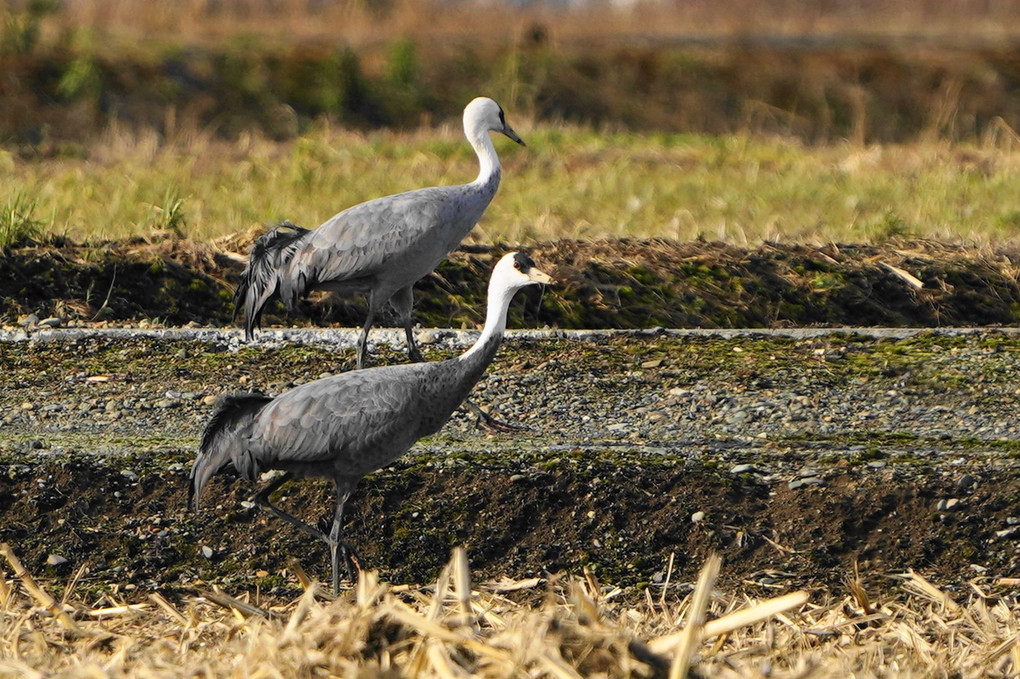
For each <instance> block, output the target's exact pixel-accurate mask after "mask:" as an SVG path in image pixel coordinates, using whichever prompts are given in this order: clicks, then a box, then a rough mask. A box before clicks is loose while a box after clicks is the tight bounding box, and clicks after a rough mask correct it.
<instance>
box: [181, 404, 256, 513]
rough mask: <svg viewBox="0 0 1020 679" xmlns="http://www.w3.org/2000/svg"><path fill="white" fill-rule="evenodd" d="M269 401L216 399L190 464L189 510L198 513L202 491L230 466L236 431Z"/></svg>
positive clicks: (242, 427)
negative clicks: (220, 472)
mask: <svg viewBox="0 0 1020 679" xmlns="http://www.w3.org/2000/svg"><path fill="white" fill-rule="evenodd" d="M272 400H273V399H272V398H271V397H269V396H266V395H265V394H224V395H223V396H221V397H220V398H219V400H218V401H217V402H216V409H215V410H214V411H213V414H212V417H211V418H210V419H209V424H207V425H206V426H205V431H203V432H202V442H201V443H200V444H199V448H198V457H196V458H195V463H194V464H193V465H191V483H190V485H189V486H188V506H189V507H191V508H192V509H195V510H198V496H199V495H200V494H201V493H202V488H204V487H205V484H206V483H208V482H209V479H211V478H212V477H213V476H215V475H216V474H217V473H218V472H219V471H220V470H222V469H225V468H226V467H228V466H230V465H231V464H232V459H231V453H232V452H233V450H234V447H235V444H236V443H238V441H237V438H238V437H237V432H238V430H241V429H244V428H246V427H247V426H248V425H250V424H251V421H252V419H254V417H255V415H256V414H257V413H258V412H259V410H261V409H262V406H264V405H266V404H267V403H269V402H270V401H272Z"/></svg>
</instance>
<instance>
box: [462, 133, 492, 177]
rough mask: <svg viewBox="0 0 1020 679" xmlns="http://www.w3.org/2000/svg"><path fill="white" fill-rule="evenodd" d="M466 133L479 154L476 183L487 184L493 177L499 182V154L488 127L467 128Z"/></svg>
mask: <svg viewBox="0 0 1020 679" xmlns="http://www.w3.org/2000/svg"><path fill="white" fill-rule="evenodd" d="M464 134H465V135H467V139H468V142H470V144H471V147H472V148H474V150H475V154H477V156H478V165H479V168H478V178H477V179H475V183H476V184H481V185H485V184H488V183H489V182H490V181H492V180H493V179H495V180H496V183H499V178H500V172H501V170H500V167H499V156H498V155H496V146H495V145H494V144H493V143H492V137H491V136H489V131H488V129H486V128H484V127H476V128H474V129H467V128H465V130H464Z"/></svg>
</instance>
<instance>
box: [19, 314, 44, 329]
mask: <svg viewBox="0 0 1020 679" xmlns="http://www.w3.org/2000/svg"><path fill="white" fill-rule="evenodd" d="M18 324H19V325H21V326H23V327H25V328H34V327H35V326H37V325H39V317H38V316H36V315H35V314H29V315H28V316H25V317H24V318H22V319H20V320H19V321H18Z"/></svg>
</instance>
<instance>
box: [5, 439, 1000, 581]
mask: <svg viewBox="0 0 1020 679" xmlns="http://www.w3.org/2000/svg"><path fill="white" fill-rule="evenodd" d="M152 462H153V461H152V460H150V461H144V460H140V459H134V460H131V461H129V463H128V464H130V470H127V469H125V470H122V469H120V468H119V466H115V465H112V464H109V463H108V462H104V461H103V460H101V459H97V458H94V457H93V458H89V457H81V458H76V459H70V460H64V461H52V462H48V463H43V464H24V463H17V462H5V463H0V470H2V471H3V474H4V476H5V478H8V479H9V480H10V481H11V482H10V483H8V484H5V485H4V486H3V488H0V512H2V514H3V516H4V518H5V524H6V528H5V529H4V530H3V531H2V534H3V539H4V540H5V541H8V542H11V543H12V544H16V545H18V549H19V551H20V552H21V553H22V555H23V557H24V560H25V562H26V563H27V564H28V565H29V566H30V568H32V569H33V570H35V571H36V572H38V573H40V574H49V575H51V576H61V575H67V573H64V572H63V571H64V570H68V569H70V568H71V565H70V564H72V563H73V564H78V565H80V564H85V563H87V564H88V566H89V577H88V580H93V581H97V582H104V581H105V582H109V581H111V580H112V581H118V582H122V583H126V584H134V585H139V586H144V587H145V588H146V589H147V590H151V589H155V588H159V589H162V590H164V591H169V592H174V591H181V592H183V591H186V590H188V589H190V588H192V587H195V586H198V585H201V584H202V582H203V581H208V580H212V581H216V582H220V583H227V584H230V583H233V584H234V585H237V586H240V587H245V588H247V587H251V586H253V585H255V584H257V585H259V586H260V587H262V588H263V589H264V590H268V589H272V587H273V586H275V585H276V584H279V583H281V582H283V580H281V578H280V577H279V574H280V573H281V572H282V571H283V570H284V569H285V568H286V567H287V565H288V563H289V561H290V559H291V558H295V557H296V558H298V559H299V560H300V561H301V563H303V565H304V566H305V567H306V568H311V569H312V570H313V572H318V571H321V574H320V576H321V577H326V575H327V571H328V557H327V555H326V551H325V548H324V547H321V546H320V545H317V544H315V543H313V542H311V541H309V540H308V539H307V538H304V537H303V536H301V535H299V534H297V533H296V532H295V531H290V530H286V529H282V528H281V525H279V523H278V522H274V520H273V519H271V518H268V517H267V515H265V514H259V513H258V512H257V510H255V509H250V510H245V509H243V508H242V505H241V504H240V503H241V502H242V501H243V500H244V499H245V498H246V497H247V494H248V493H249V492H250V490H251V489H250V488H249V487H248V486H246V485H245V484H242V483H237V482H234V483H231V484H229V485H228V484H227V483H225V482H224V481H223V480H222V479H217V480H216V481H214V487H212V488H211V489H210V490H211V493H210V496H212V497H216V498H218V504H217V505H216V506H212V507H207V508H206V511H204V512H203V513H201V514H199V515H193V514H188V513H186V512H185V510H184V507H185V503H186V500H185V496H186V488H187V482H186V471H185V470H184V469H183V468H178V469H174V470H170V471H167V470H166V469H165V468H164V469H160V468H159V465H158V464H152ZM470 471H471V473H470V474H466V473H465V470H464V469H463V468H458V469H453V468H447V469H445V470H444V469H435V468H433V469H426V468H421V467H418V468H415V467H412V466H411V465H410V464H407V463H404V464H400V465H398V467H396V468H394V469H390V470H387V471H384V472H381V473H379V474H377V475H374V476H373V477H372V478H370V479H369V480H367V481H366V482H364V483H363V484H361V485H360V486H359V488H358V490H357V491H356V493H355V495H354V496H352V499H351V512H350V515H351V517H352V518H351V521H350V523H349V524H348V527H347V529H346V530H347V533H346V537H347V539H348V540H349V541H350V542H351V543H352V544H355V545H358V546H359V550H360V553H361V557H362V559H363V561H364V562H365V563H367V564H370V565H371V566H372V567H373V568H378V569H380V570H381V571H382V572H383V573H384V575H385V577H387V578H388V579H390V580H392V581H393V582H426V581H429V580H430V579H432V578H434V577H435V574H436V572H438V570H439V569H440V568H441V567H442V565H443V564H444V563H445V561H446V560H447V559H448V556H449V551H450V549H451V548H452V547H453V546H455V545H465V546H466V547H467V549H468V551H469V553H470V556H471V561H472V567H473V569H474V570H475V571H476V573H477V574H478V575H479V576H480V577H483V578H493V579H498V578H499V577H501V576H504V575H506V574H508V573H512V574H514V576H515V577H526V576H529V575H537V576H548V575H550V574H555V573H557V572H561V571H567V572H577V571H578V569H579V568H580V567H581V565H582V564H584V565H585V566H587V567H590V568H592V569H593V571H594V572H595V573H596V574H597V575H598V576H600V577H602V578H604V579H606V580H609V581H612V582H614V583H618V584H621V585H631V586H633V585H642V586H643V585H647V584H648V583H649V580H648V578H649V577H651V582H657V581H660V579H661V577H662V576H663V570H664V569H665V567H666V561H665V559H664V556H665V555H668V554H669V553H670V552H671V551H672V552H675V553H676V556H677V558H678V560H677V561H676V563H675V572H674V577H675V578H677V581H681V582H682V581H688V582H689V581H691V580H693V579H694V578H695V577H696V574H697V569H698V567H699V565H700V563H699V561H698V560H696V559H692V558H691V556H692V555H695V554H704V553H706V552H707V551H709V550H715V551H718V552H720V553H721V554H722V555H723V556H724V558H725V561H726V564H727V568H726V578H727V579H729V580H730V581H731V582H739V581H743V582H744V583H745V584H751V585H757V586H760V587H762V588H763V590H767V589H769V588H772V587H783V586H796V587H801V586H808V587H811V586H815V587H823V588H825V589H827V590H830V591H831V590H836V591H843V588H844V587H845V579H846V578H847V576H848V574H849V572H850V571H849V568H850V564H853V563H855V562H857V563H859V565H860V566H861V569H862V571H863V572H865V574H866V575H867V576H868V577H870V578H873V580H874V581H873V582H871V583H870V586H871V587H872V588H874V589H877V590H884V589H886V588H888V587H889V586H890V585H891V584H892V583H891V581H888V580H885V578H887V576H888V574H890V573H892V572H901V571H904V570H906V569H907V568H908V567H910V566H911V565H921V566H922V568H923V570H924V572H925V573H926V574H927V576H928V577H931V578H934V579H935V580H937V581H938V582H940V583H942V584H945V585H949V586H953V585H957V586H962V585H963V584H964V583H965V581H966V580H967V579H969V578H971V577H974V576H975V575H978V573H977V572H972V571H970V570H968V564H969V563H970V562H971V560H976V561H980V560H982V559H984V561H983V563H985V565H986V566H987V565H988V562H987V558H986V557H987V554H986V547H985V544H986V542H987V540H988V539H989V536H990V535H991V533H992V531H991V529H990V527H992V526H995V525H998V524H999V523H1001V522H1002V521H1004V520H1005V518H1006V516H1007V514H1009V511H1010V506H1009V500H1008V498H1011V497H1016V495H1017V493H1018V492H1020V474H1018V473H1017V470H1015V469H1014V470H1005V471H1003V470H999V471H997V472H996V475H997V476H998V478H994V479H993V478H991V476H989V477H988V478H974V479H972V480H973V481H974V483H973V485H972V486H971V487H970V490H969V491H968V492H967V493H965V494H961V489H960V487H959V485H958V484H957V483H956V479H954V478H953V477H952V476H949V475H937V474H936V475H932V476H931V477H929V478H927V479H926V480H924V481H923V482H921V483H915V482H910V483H906V482H904V479H902V478H901V479H898V478H897V475H896V474H892V473H890V474H886V475H875V474H869V473H867V472H866V471H860V470H849V469H848V470H843V471H841V472H839V473H837V474H835V475H833V476H832V477H831V478H830V479H829V482H828V484H827V486H826V487H819V488H808V489H796V490H794V489H790V488H789V487H788V486H787V484H781V485H773V486H769V485H766V484H763V483H761V482H758V481H757V480H756V479H755V478H754V477H753V475H750V474H740V475H734V474H730V473H728V472H726V471H717V470H714V469H711V468H706V467H702V466H700V465H696V466H686V467H674V466H670V465H649V464H647V460H645V462H644V463H643V464H642V463H640V462H638V461H637V460H632V461H630V462H628V463H625V464H619V463H618V462H615V461H613V462H611V461H607V460H594V461H591V462H590V463H586V464H585V465H584V466H578V465H577V464H574V463H571V462H560V463H556V462H550V466H548V467H547V468H544V469H539V468H537V467H535V466H522V467H521V468H520V469H512V468H507V467H499V468H495V467H493V468H487V467H485V466H477V467H476V466H472V467H471V469H470ZM508 478H509V479H512V481H511V482H509V483H508V482H507V479H508ZM288 495H289V497H288V498H287V500H286V502H287V503H288V504H289V505H290V506H292V507H296V508H297V509H298V511H299V513H303V514H306V515H308V516H309V519H310V520H312V521H313V522H314V518H315V517H316V516H318V515H319V514H321V513H322V512H323V511H325V509H324V508H328V507H329V506H330V502H331V497H332V493H331V489H330V488H328V487H327V486H326V485H325V484H318V485H316V484H314V483H305V484H301V485H300V486H297V487H294V488H292V489H291V490H290V491H289V492H288ZM950 496H953V497H956V496H961V497H963V498H964V499H963V500H962V501H961V502H963V503H965V504H966V509H965V510H963V511H960V510H958V511H945V512H938V511H936V510H935V506H936V502H937V499H938V498H944V497H950ZM962 506H963V505H962V504H961V507H962ZM695 512H703V513H704V514H703V516H704V517H705V518H704V519H702V520H699V521H692V520H691V517H692V515H693V514H694V513H695ZM270 543H271V544H273V545H274V546H273V548H272V549H267V548H266V545H267V544H270ZM309 548H311V551H309ZM51 553H54V554H59V555H60V556H61V557H63V558H65V559H68V562H67V565H66V566H62V565H58V566H48V565H47V563H46V562H47V558H48V556H49V555H50V554H51ZM982 555H984V556H982ZM991 565H992V566H993V567H995V570H996V572H1001V571H1007V572H1008V571H1009V569H1010V568H1011V567H1014V566H1015V564H1013V566H1011V565H1010V564H1008V563H1001V564H991ZM62 569H63V570H62ZM1000 569H1001V570H1000ZM883 580H885V581H884V582H883ZM290 584H291V585H293V582H291V583H290ZM129 589H130V588H129Z"/></svg>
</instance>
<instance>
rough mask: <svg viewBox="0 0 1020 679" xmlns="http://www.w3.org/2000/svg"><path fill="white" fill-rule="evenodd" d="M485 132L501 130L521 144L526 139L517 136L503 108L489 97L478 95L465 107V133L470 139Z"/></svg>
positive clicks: (523, 144) (500, 131)
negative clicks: (508, 122) (507, 120)
mask: <svg viewBox="0 0 1020 679" xmlns="http://www.w3.org/2000/svg"><path fill="white" fill-rule="evenodd" d="M485 132H499V133H501V134H505V135H506V136H508V137H510V138H511V139H513V140H514V141H515V142H517V143H518V144H520V145H521V146H525V143H524V140H523V139H521V138H520V137H518V136H517V133H516V132H514V129H513V128H512V127H510V125H508V124H507V122H506V116H505V115H503V109H502V108H500V106H499V104H497V103H496V102H494V101H493V100H492V99H489V98H488V97H477V98H475V99H472V100H471V103H470V104H468V105H467V106H466V107H464V133H465V134H467V136H468V138H469V139H474V138H475V137H476V136H477V135H478V134H482V133H485Z"/></svg>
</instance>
